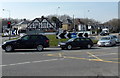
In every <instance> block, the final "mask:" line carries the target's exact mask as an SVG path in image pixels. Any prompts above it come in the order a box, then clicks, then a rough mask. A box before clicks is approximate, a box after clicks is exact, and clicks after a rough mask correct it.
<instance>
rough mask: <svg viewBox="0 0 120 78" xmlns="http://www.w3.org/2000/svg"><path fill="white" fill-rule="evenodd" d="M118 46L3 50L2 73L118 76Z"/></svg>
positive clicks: (4, 74) (9, 74)
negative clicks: (41, 50)
mask: <svg viewBox="0 0 120 78" xmlns="http://www.w3.org/2000/svg"><path fill="white" fill-rule="evenodd" d="M118 59H120V58H119V57H118V46H115V47H93V48H92V49H74V50H61V49H60V48H46V49H45V50H44V51H43V52H38V51H36V50H16V51H15V52H11V53H6V52H4V51H2V65H1V67H2V75H3V76H115V77H116V78H117V76H118V64H119V63H120V62H119V61H118Z"/></svg>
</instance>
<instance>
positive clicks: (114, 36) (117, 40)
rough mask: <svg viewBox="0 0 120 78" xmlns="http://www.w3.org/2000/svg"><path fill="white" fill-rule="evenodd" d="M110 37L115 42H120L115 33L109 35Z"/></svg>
mask: <svg viewBox="0 0 120 78" xmlns="http://www.w3.org/2000/svg"><path fill="white" fill-rule="evenodd" d="M110 37H113V38H114V39H115V41H116V43H120V39H119V38H118V36H116V35H110Z"/></svg>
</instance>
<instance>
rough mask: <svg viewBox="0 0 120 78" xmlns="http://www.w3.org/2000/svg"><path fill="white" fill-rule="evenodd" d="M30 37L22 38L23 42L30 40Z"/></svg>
mask: <svg viewBox="0 0 120 78" xmlns="http://www.w3.org/2000/svg"><path fill="white" fill-rule="evenodd" d="M29 38H30V37H29V36H24V37H22V40H29Z"/></svg>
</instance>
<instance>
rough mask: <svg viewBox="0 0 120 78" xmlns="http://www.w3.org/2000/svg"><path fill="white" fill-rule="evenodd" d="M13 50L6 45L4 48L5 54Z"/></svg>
mask: <svg viewBox="0 0 120 78" xmlns="http://www.w3.org/2000/svg"><path fill="white" fill-rule="evenodd" d="M13 50H14V49H13V47H12V46H11V45H7V46H6V47H5V51H6V52H11V51H13Z"/></svg>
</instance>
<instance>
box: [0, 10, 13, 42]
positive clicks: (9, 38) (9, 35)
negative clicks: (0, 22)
mask: <svg viewBox="0 0 120 78" xmlns="http://www.w3.org/2000/svg"><path fill="white" fill-rule="evenodd" d="M2 10H3V11H6V12H8V13H9V17H8V19H9V22H10V10H6V9H2ZM9 32H10V33H9V40H10V39H11V26H10V30H9Z"/></svg>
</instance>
